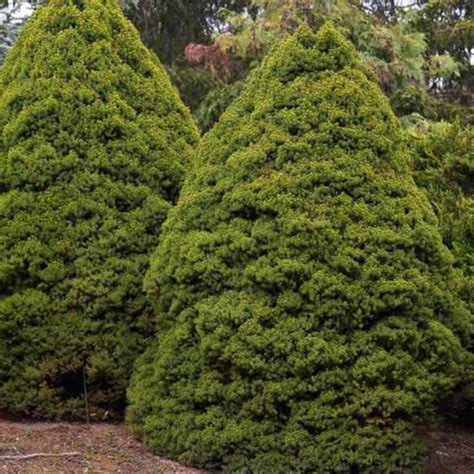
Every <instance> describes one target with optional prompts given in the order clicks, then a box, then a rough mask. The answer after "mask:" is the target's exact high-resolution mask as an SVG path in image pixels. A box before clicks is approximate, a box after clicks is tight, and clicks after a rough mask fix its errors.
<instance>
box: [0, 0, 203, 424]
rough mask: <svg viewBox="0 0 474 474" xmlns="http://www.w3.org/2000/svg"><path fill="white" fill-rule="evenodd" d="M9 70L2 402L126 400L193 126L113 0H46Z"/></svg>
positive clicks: (116, 405)
mask: <svg viewBox="0 0 474 474" xmlns="http://www.w3.org/2000/svg"><path fill="white" fill-rule="evenodd" d="M0 82H1V87H2V92H1V95H0V131H1V141H0V295H1V300H0V409H2V410H7V411H9V412H11V413H25V414H32V415H34V416H41V417H53V416H70V417H80V416H83V414H84V396H83V392H84V388H86V389H87V390H88V395H89V405H90V410H91V413H92V414H94V413H95V414H97V415H99V414H101V415H103V414H104V413H105V411H106V410H107V411H109V412H110V413H112V412H117V411H119V410H121V409H123V404H124V399H125V388H126V386H127V385H128V379H129V374H130V371H131V366H132V364H133V361H134V359H135V357H136V355H137V354H138V353H140V352H141V351H142V349H143V346H144V343H145V340H146V338H147V337H148V336H149V335H150V334H151V333H152V332H153V326H154V322H153V313H152V311H151V310H150V307H149V305H148V304H147V303H146V298H145V294H144V291H143V276H144V274H145V271H146V269H147V267H148V260H149V251H150V249H153V248H154V247H156V245H157V240H158V235H159V232H160V227H161V224H162V222H163V220H164V218H165V216H166V214H167V212H168V209H169V208H170V205H171V204H172V203H173V202H174V201H175V200H176V198H177V195H178V192H179V189H180V187H181V183H182V180H183V172H184V171H185V169H186V167H187V166H188V164H189V162H190V153H191V149H192V146H193V145H194V144H195V143H196V141H197V131H196V129H195V127H194V125H193V122H192V119H191V117H190V113H189V112H188V110H187V109H186V108H185V106H184V105H183V104H182V103H181V101H180V99H179V97H178V94H177V92H176V91H175V90H174V88H173V87H172V86H171V83H170V81H169V78H168V77H167V75H166V73H165V72H164V70H163V68H162V66H161V65H160V64H159V62H158V60H157V59H156V57H155V56H154V55H153V54H151V53H150V52H149V51H148V50H147V49H146V48H145V47H144V46H143V45H142V44H141V42H140V39H139V35H138V33H137V32H136V31H135V29H134V28H133V26H132V25H131V24H130V23H129V22H128V21H127V20H126V19H125V18H124V16H123V14H122V13H121V11H120V9H119V7H118V5H117V4H116V2H115V0H84V1H82V2H80V3H79V2H77V4H76V3H75V2H72V1H67V0H64V1H62V0H56V1H53V2H52V4H51V5H49V6H47V7H44V8H40V10H39V11H38V12H36V13H35V15H34V17H33V18H32V19H31V20H30V22H29V23H28V25H27V26H26V27H25V29H24V30H23V31H22V33H21V34H20V37H19V39H18V42H17V43H16V45H15V46H14V48H13V49H12V50H11V52H10V53H9V56H8V58H7V60H6V63H5V65H4V67H3V69H2V71H1V75H0ZM84 382H85V387H84Z"/></svg>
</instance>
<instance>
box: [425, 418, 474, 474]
mask: <svg viewBox="0 0 474 474" xmlns="http://www.w3.org/2000/svg"><path fill="white" fill-rule="evenodd" d="M426 473H427V474H474V426H473V425H468V424H466V425H459V424H457V425H455V424H452V425H449V424H448V425H445V426H443V427H442V428H441V429H440V430H438V431H437V432H435V433H434V434H433V438H432V444H431V449H430V457H429V461H428V464H427V468H426Z"/></svg>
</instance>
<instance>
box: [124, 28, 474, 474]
mask: <svg viewBox="0 0 474 474" xmlns="http://www.w3.org/2000/svg"><path fill="white" fill-rule="evenodd" d="M163 229H164V230H163V234H162V239H161V245H160V247H159V248H158V250H157V253H156V254H155V255H154V257H153V259H152V264H151V268H150V271H149V273H148V277H147V286H148V290H149V292H150V295H151V297H152V299H153V300H154V301H156V304H157V308H158V312H159V326H160V331H161V333H160V334H159V336H158V339H157V341H156V342H155V343H154V344H152V345H151V346H150V348H149V349H148V350H147V352H146V353H145V354H144V356H143V357H141V358H140V359H139V362H138V363H137V369H136V373H135V374H134V376H133V378H132V385H131V389H130V391H129V398H130V402H131V405H130V407H129V410H128V420H129V422H130V423H131V425H132V427H133V430H134V432H135V433H136V434H137V435H138V436H139V437H141V438H142V439H143V440H144V441H145V443H146V444H147V445H149V446H151V447H152V448H153V449H154V450H156V451H157V452H159V453H162V454H164V455H167V456H171V457H174V458H176V459H178V460H179V461H181V462H184V463H189V464H193V465H196V466H201V467H205V468H208V469H210V470H223V471H225V472H237V471H240V470H241V471H242V472H275V473H276V472H318V473H343V472H353V473H355V472H373V473H380V472H386V473H388V472H415V471H416V470H418V469H419V468H420V466H421V460H422V456H423V453H424V449H425V441H426V434H427V429H428V428H429V426H430V423H431V421H432V420H433V414H434V409H435V406H436V403H437V400H438V398H439V397H440V396H442V395H443V394H444V393H446V392H448V391H449V390H450V389H451V388H452V387H453V386H454V385H455V384H456V383H457V381H458V380H459V378H460V377H461V376H462V372H463V370H464V364H465V363H466V360H467V355H466V351H465V350H464V349H463V347H462V344H463V343H464V342H465V341H466V340H467V339H468V337H469V334H470V331H471V315H470V313H469V312H468V310H467V309H466V308H465V306H464V305H463V303H462V302H461V300H460V299H459V298H458V297H457V296H456V292H457V291H458V283H457V282H458V275H457V274H456V272H455V271H454V270H453V268H452V261H453V258H452V256H451V254H450V253H449V251H448V250H447V249H446V248H445V247H444V246H443V243H442V239H441V236H440V234H439V231H438V229H437V220H436V218H435V216H434V214H433V211H432V209H431V207H430V205H429V203H428V200H427V199H426V197H425V195H424V194H423V193H422V192H421V191H420V190H418V188H417V187H416V186H415V184H414V181H413V179H412V176H411V173H410V170H409V163H408V162H407V159H406V150H405V149H404V148H403V142H402V137H401V132H400V130H399V126H398V123H397V120H396V119H395V117H394V115H393V114H392V112H391V110H390V107H389V105H388V103H387V101H386V99H385V98H384V96H383V94H382V93H381V91H380V89H379V88H378V86H377V84H376V82H375V80H374V78H373V77H372V74H371V73H370V72H369V71H367V70H366V69H365V67H364V66H363V65H362V64H361V62H360V60H359V59H358V58H357V54H356V52H355V50H354V48H353V47H352V45H350V44H349V43H348V42H347V41H346V40H345V39H344V38H343V37H342V36H341V35H340V34H339V33H338V32H336V31H335V30H334V28H333V27H331V26H325V27H323V28H322V29H321V30H320V31H319V32H318V33H317V34H314V33H312V32H311V31H310V30H309V29H308V28H307V27H302V28H301V29H299V30H298V32H297V33H296V34H295V35H294V36H292V37H289V38H288V39H286V40H285V41H283V42H282V43H281V44H280V45H278V46H277V47H276V49H275V50H274V51H273V52H272V53H271V54H270V55H269V57H268V58H267V59H266V60H265V62H264V63H263V65H262V66H261V67H260V68H259V69H257V70H256V71H255V72H254V73H253V74H252V77H251V78H250V81H249V82H248V84H247V86H246V88H245V90H244V92H243V94H242V95H241V96H240V97H239V98H238V99H237V100H236V101H235V102H234V103H233V105H231V107H230V108H229V109H228V110H227V111H226V112H225V113H224V115H223V116H222V118H221V120H220V122H219V123H218V125H217V126H216V127H214V128H213V129H212V130H211V132H209V133H208V134H207V135H206V136H205V137H204V138H203V140H202V141H201V144H200V146H199V148H198V151H197V154H196V157H195V161H194V168H193V171H192V172H190V174H189V175H188V177H187V180H186V182H185V185H184V188H183V192H182V195H181V197H180V199H179V202H178V205H177V207H176V208H175V209H174V210H172V211H171V212H170V214H169V217H168V220H167V222H166V223H165V224H164V228H163Z"/></svg>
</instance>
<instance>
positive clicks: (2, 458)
mask: <svg viewBox="0 0 474 474" xmlns="http://www.w3.org/2000/svg"><path fill="white" fill-rule="evenodd" d="M80 455H81V453H76V452H73V453H33V454H24V455H21V456H0V461H23V460H26V459H33V458H50V457H60V456H80Z"/></svg>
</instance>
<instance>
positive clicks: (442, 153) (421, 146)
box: [409, 122, 474, 304]
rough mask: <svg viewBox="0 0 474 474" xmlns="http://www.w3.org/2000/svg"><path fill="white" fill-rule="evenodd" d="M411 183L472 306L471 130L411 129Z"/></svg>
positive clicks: (473, 137)
mask: <svg viewBox="0 0 474 474" xmlns="http://www.w3.org/2000/svg"><path fill="white" fill-rule="evenodd" d="M409 143H410V144H411V146H412V149H413V152H414V157H415V160H414V165H415V180H416V182H417V184H418V185H419V186H420V187H421V188H423V189H425V190H426V191H427V193H428V196H429V198H430V201H431V202H432V203H433V207H434V210H435V212H436V214H437V216H438V218H439V223H440V230H441V234H442V236H443V239H444V241H445V243H446V245H447V246H448V247H449V248H450V249H451V251H452V253H453V254H454V257H455V258H456V264H457V266H459V268H461V269H462V270H463V273H464V275H465V277H466V278H467V280H468V286H469V287H470V288H472V289H471V291H470V292H469V293H471V292H472V295H471V294H469V295H467V296H468V297H467V300H468V301H470V302H471V303H472V304H474V127H462V126H460V125H459V124H449V123H445V122H440V123H426V122H425V123H423V122H421V123H420V124H418V126H417V127H416V128H413V129H412V130H411V139H410V140H409Z"/></svg>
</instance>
